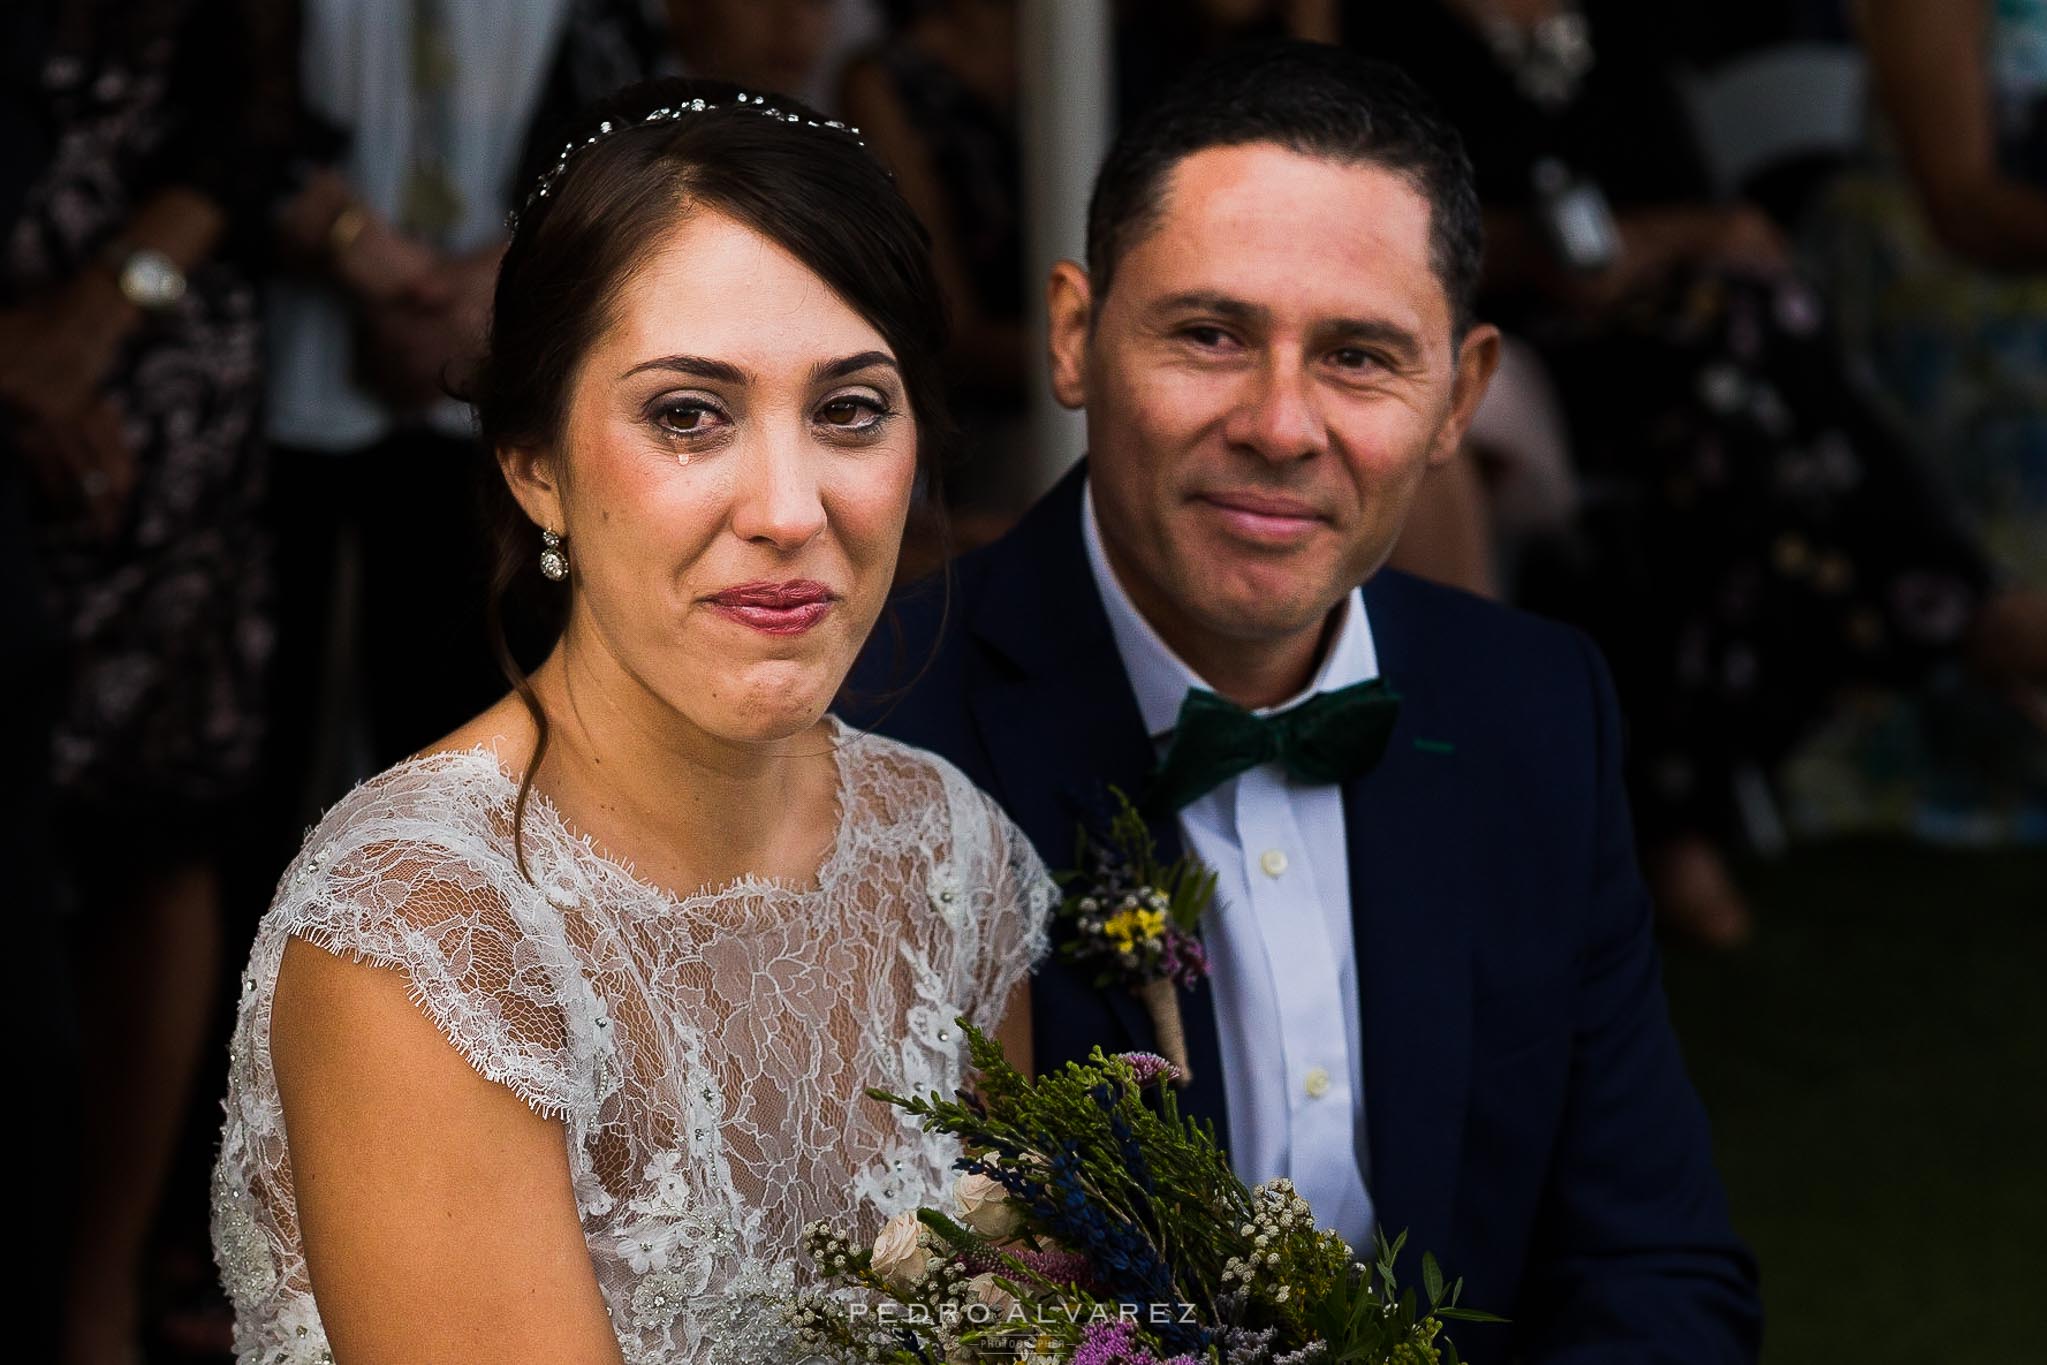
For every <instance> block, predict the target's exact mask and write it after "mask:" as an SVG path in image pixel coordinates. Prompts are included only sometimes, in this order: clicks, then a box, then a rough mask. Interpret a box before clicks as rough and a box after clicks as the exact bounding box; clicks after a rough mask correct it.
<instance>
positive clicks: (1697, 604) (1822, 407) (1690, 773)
mask: <svg viewBox="0 0 2047 1365" xmlns="http://www.w3.org/2000/svg"><path fill="white" fill-rule="evenodd" d="M1347 21H1348V22H1347V30H1346V40H1347V41H1348V42H1350V43H1351V44H1353V45H1354V46H1357V47H1360V48H1362V49H1364V50H1365V51H1367V52H1369V53H1370V54H1371V55H1374V56H1380V57H1385V58H1389V59H1391V60H1393V61H1395V62H1397V63H1399V64H1400V65H1402V66H1404V67H1405V68H1406V69H1408V70H1409V71H1410V72H1411V73H1413V74H1414V75H1415V76H1416V78H1417V79H1418V80H1420V81H1421V83H1422V84H1423V85H1424V86H1425V87H1427V88H1428V89H1430V90H1432V91H1434V92H1436V93H1437V94H1438V95H1439V96H1440V97H1441V98H1442V99H1443V101H1444V102H1445V104H1446V105H1447V106H1448V108H1449V111H1450V114H1451V116H1452V117H1453V119H1455V120H1456V121H1457V123H1458V124H1459V126H1460V128H1461V129H1462V131H1463V133H1464V137H1465V140H1466V144H1467V146H1468V147H1469V149H1470V152H1471V156H1472V160H1473V162H1474V166H1475V170H1476V173H1477V178H1478V183H1479V188H1480V194H1481V197H1482V198H1483V200H1484V203H1485V207H1486V228H1487V244H1488V249H1487V260H1486V266H1487V279H1486V286H1487V304H1486V314H1487V316H1489V317H1491V318H1494V319H1497V320H1498V321H1500V322H1502V323H1503V324H1505V325H1507V326H1509V327H1511V328H1513V329H1515V330H1517V331H1518V332H1519V333H1520V334H1522V335H1523V336H1525V337H1526V338H1527V339H1529V340H1530V341H1531V342H1533V343H1534V344H1535V345H1536V346H1537V348H1538V349H1539V351H1540V353H1541V354H1542V357H1543V359H1544V361H1545V362H1546V364H1547V365H1548V366H1549V368H1550V370H1551V371H1552V373H1553V375H1554V376H1555V378H1556V380H1557V383H1558V386H1559V390H1560V393H1561V395H1562V399H1563V402H1564V406H1565V412H1566V416H1567V420H1568V422H1569V425H1570V429H1571V433H1572V440H1573V444H1574V448H1575V455H1576V458H1577V459H1578V461H1579V462H1580V464H1581V466H1582V467H1583V468H1584V469H1585V470H1586V471H1587V473H1588V475H1589V477H1590V478H1592V479H1593V480H1594V481H1597V482H1603V483H1604V484H1605V485H1606V486H1607V488H1608V490H1609V497H1608V501H1607V508H1606V510H1607V511H1608V512H1609V513H1610V515H1608V516H1606V517H1604V518H1603V519H1601V520H1600V521H1599V522H1598V524H1597V525H1596V526H1595V527H1594V544H1595V563H1596V568H1595V569H1594V571H1593V572H1591V573H1589V574H1587V575H1586V576H1585V578H1584V581H1583V582H1581V583H1579V584H1577V585H1576V586H1575V590H1574V592H1573V593H1572V595H1571V596H1570V597H1569V598H1568V599H1559V600H1552V601H1542V602H1538V603H1537V605H1539V606H1543V607H1546V608H1548V609H1551V610H1556V611H1561V612H1562V613H1563V614H1568V615H1572V616H1576V617H1577V618H1578V619H1580V620H1581V621H1582V622H1583V623H1584V624H1586V625H1588V626H1590V627H1591V628H1592V629H1594V630H1595V632H1596V633H1597V634H1598V635H1599V636H1600V638H1601V643H1602V644H1603V645H1604V646H1605V647H1606V649H1607V651H1608V653H1609V655H1610V656H1611V657H1612V659H1613V661H1614V664H1615V669H1616V672H1617V674H1618V675H1619V678H1620V683H1621V689H1622V697H1623V700H1624V703H1625V704H1626V706H1627V707H1628V710H1629V713H1630V721H1631V725H1632V728H1633V733H1634V753H1635V759H1636V771H1635V774H1634V777H1635V785H1636V789H1637V796H1636V799H1637V809H1638V813H1639V817H1640V823H1641V826H1642V829H1643V837H1644V842H1645V853H1646V854H1647V866H1648V871H1649V874H1650V877H1651V880H1652V884H1653V887H1654V889H1655V891H1656V894H1657V901H1658V905H1659V908H1660V909H1661V910H1662V912H1663V913H1664V915H1665V917H1666V919H1667V920H1668V921H1670V922H1671V923H1673V924H1674V925H1675V926H1676V927H1679V928H1680V929H1682V930H1684V931H1686V932H1688V933H1690V934H1692V935H1694V936H1696V937H1699V938H1701V939H1703V940H1706V941H1709V942H1714V943H1721V944H1731V943H1735V942H1739V941H1741V940H1742V939H1743V938H1745V937H1746V935H1747V933H1748V931H1749V915H1748V910H1747V906H1746V903H1745V902H1744V900H1743V898H1742V896H1741V894H1740V892H1739V890H1738V889H1737V887H1736V886H1735V884H1734V882H1733V880H1732V878H1731V876H1730V875H1729V873H1728V871H1727V868H1726V865H1725V862H1724V859H1723V856H1722V850H1723V848H1724V847H1725V846H1726V844H1727V843H1728V841H1729V840H1730V839H1731V838H1732V836H1733V833H1734V826H1735V823H1736V814H1737V807H1736V803H1735V800H1734V795H1733V794H1734V792H1735V790H1736V784H1737V781H1738V780H1739V779H1740V777H1741V775H1742V774H1743V773H1744V772H1753V771H1764V772H1766V771H1768V770H1769V768H1770V767H1771V766H1773V765H1774V763H1775V762H1776V761H1777V760H1778V759H1780V758H1781V757H1782V756H1783V755H1784V754H1785V753H1786V752H1788V750H1789V749H1790V747H1791V745H1792V744H1793V743H1794V742H1795V741H1796V740H1797V739H1799V738H1800V737H1802V736H1803V735H1804V733H1805V732H1806V731H1807V730H1808V728H1809V727H1810V726H1811V725H1812V723H1813V722H1814V720H1815V719H1816V718H1817V717H1818V716H1819V715H1820V714H1821V713H1822V712H1823V710H1824V708H1825V707H1826V705H1827V704H1828V703H1829V702H1830V701H1831V700H1832V698H1833V697H1834V695H1835V694H1836V692H1837V691H1838V689H1839V687H1840V686H1841V684H1842V683H1844V682H1845V681H1847V680H1849V679H1851V678H1862V677H1868V678H1881V679H1886V680H1902V679H1910V678H1912V677H1915V676H1918V675H1919V674H1920V673H1922V672H1923V671H1924V670H1925V669H1926V668H1928V667H1929V666H1931V665H1932V664H1934V663H1937V662H1940V661H1943V660H1946V659H1950V658H1956V657H1971V658H1973V659H1975V660H1976V661H1978V662H1980V663H1982V664H1984V665H1985V666H1986V667H1991V668H1999V669H2008V668H2011V667H2013V666H2014V665H2015V662H2024V661H2027V660H2030V659H2031V658H2032V656H2031V655H2030V654H2029V653H2028V652H2027V651H2028V648H2029V646H2028V643H2027V642H2028V640H2029V638H2030V635H2031V633H2033V632H2036V631H2037V630H2038V629H2039V628H2040V625H2039V616H2038V610H2037V606H2036V604H2034V603H2031V602H2029V601H2026V600H2025V599H2009V598H2006V597H2004V596H2001V595H1999V594H1998V593H1997V592H1996V591H1995V590H1994V589H1993V586H1992V577H1991V574H1990V570H1989V567H1988V565H1987V564H1986V563H1985V561H1984V559H1983V556H1982V554H1981V552H1980V550H1979V548H1978V547H1977V545H1976V544H1975V543H1973V541H1972V540H1971V539H1970V538H1969V537H1968V536H1967V535H1965V534H1964V533H1963V532H1962V531H1961V530H1960V529H1959V528H1958V525H1957V524H1956V523H1955V522H1954V521H1953V520H1951V519H1950V518H1949V517H1948V516H1946V515H1944V513H1943V511H1942V508H1941V502H1940V499H1938V498H1936V497H1934V496H1932V494H1931V490H1930V488H1929V486H1928V483H1927V481H1926V480H1924V479H1922V478H1921V477H1920V476H1919V471H1918V469H1917V467H1916V463H1915V462H1914V461H1913V460H1912V458H1911V457H1910V453H1909V452H1908V451H1906V450H1904V449H1902V448H1901V447H1900V446H1899V445H1898V444H1897V443H1896V442H1895V441H1894V440H1893V439H1891V436H1890V433H1889V432H1888V431H1887V430H1886V429H1885V428H1884V427H1883V426H1882V425H1881V423H1880V422H1878V421H1877V420H1876V418H1875V417H1874V415H1873V414H1872V413H1871V412H1870V411H1869V410H1868V408H1867V406H1866V405H1863V404H1860V403H1858V402H1857V401H1856V398H1855V394H1854V392H1853V390H1852V388H1851V387H1850V386H1849V385H1848V383H1847V382H1846V379H1845V376H1844V375H1843V374H1842V373H1841V372H1840V369H1839V367H1838V365H1837V364H1835V363H1834V358H1833V353H1832V350H1831V348H1830V346H1829V344H1828V343H1827V341H1826V338H1825V335H1824V330H1823V328H1824V321H1825V320H1824V318H1823V316H1822V314H1821V311H1820V308H1819V304H1818V301H1817V298H1816V296H1815V295H1814V294H1813V293H1812V292H1811V291H1810V290H1809V289H1807V288H1806V287H1805V286H1804V285H1802V284H1801V283H1800V282H1799V281H1798V280H1797V279H1796V278H1794V277H1793V276H1792V274H1791V273H1790V270H1789V265H1788V260H1789V258H1788V252H1787V248H1786V245H1785V242H1784V240H1783V238H1782V235H1781V234H1780V233H1779V231H1778V229H1777V228H1776V226H1775V225H1774V224H1773V223H1772V222H1771V221H1770V220H1769V219H1768V218H1767V217H1766V216H1764V215H1763V214H1762V213H1761V212H1760V211H1759V210H1757V209H1754V208H1751V207H1748V206H1745V205H1742V204H1739V203H1722V202H1716V201H1715V200H1714V199H1713V197H1712V195H1711V193H1710V190H1709V186H1708V181H1707V177H1706V175H1705V172H1704V169H1703V165H1702V161H1701V158H1700V156H1699V154H1698V152H1697V149H1696V147H1695V145H1694V143H1693V139H1692V134H1691V130H1690V128H1689V125H1688V123H1687V122H1686V117H1685V114H1684V110H1683V108H1682V106H1681V104H1680V102H1679V100H1678V97H1677V93H1676V91H1675V89H1674V87H1673V85H1672V84H1671V81H1670V74H1669V72H1670V67H1671V63H1672V60H1673V59H1674V57H1675V55H1676V54H1675V53H1674V52H1673V51H1672V50H1671V48H1670V46H1669V44H1668V41H1667V38H1668V25H1667V22H1666V17H1665V16H1662V14H1661V11H1660V10H1659V9H1658V8H1656V7H1648V6H1639V5H1629V4H1624V3H1607V2H1605V0H1587V2H1586V3H1584V4H1580V3H1578V2H1577V0H1437V3H1433V4H1417V5H1402V6H1379V5H1353V6H1352V7H1351V8H1350V10H1349V11H1347Z"/></svg>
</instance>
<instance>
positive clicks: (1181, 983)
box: [1055, 787, 1215, 1085]
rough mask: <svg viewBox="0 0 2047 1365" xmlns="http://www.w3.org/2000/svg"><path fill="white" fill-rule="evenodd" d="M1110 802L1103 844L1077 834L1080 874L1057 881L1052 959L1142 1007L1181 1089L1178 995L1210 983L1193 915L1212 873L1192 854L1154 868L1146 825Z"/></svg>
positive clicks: (1209, 888) (1210, 889)
mask: <svg viewBox="0 0 2047 1365" xmlns="http://www.w3.org/2000/svg"><path fill="white" fill-rule="evenodd" d="M1109 793H1110V795H1111V796H1113V797H1114V798H1115V801H1116V806H1117V810H1116V816H1115V818H1114V819H1113V820H1112V821H1111V822H1110V824H1109V833H1108V837H1107V838H1106V839H1096V838H1093V837H1090V836H1089V834H1088V832H1087V830H1086V829H1085V828H1083V829H1082V830H1081V833H1080V841H1079V845H1080V846H1079V851H1078V855H1077V857H1076V861H1077V862H1078V863H1079V864H1080V866H1079V868H1078V869H1076V870H1074V871H1071V872H1067V873H1063V874H1062V875H1061V876H1060V877H1059V882H1060V884H1061V885H1063V886H1065V887H1066V888H1067V894H1066V898H1065V899H1064V900H1062V901H1061V902H1060V903H1059V909H1058V912H1057V914H1056V916H1055V918H1056V920H1057V922H1058V924H1059V926H1060V928H1061V929H1062V931H1063V933H1062V935H1061V939H1060V943H1059V954H1060V956H1062V957H1064V958H1066V959H1067V960H1068V961H1069V962H1072V963H1074V964H1075V965H1076V966H1078V967H1080V968H1081V969H1083V970H1085V971H1091V972H1092V973H1093V975H1094V984H1095V985H1096V986H1097V987H1098V988H1102V989H1113V988H1116V987H1121V988H1123V989H1125V990H1128V991H1129V992H1130V993H1131V994H1133V995H1135V996H1137V998H1138V999H1140V1000H1142V1001H1143V1002H1144V1006H1145V1009H1146V1011H1147V1012H1148V1013H1150V1015H1151V1022H1152V1027H1153V1029H1154V1030H1155V1031H1156V1032H1157V1034H1158V1044H1159V1052H1160V1054H1161V1055H1162V1056H1164V1057H1165V1059H1166V1060H1167V1061H1169V1062H1171V1063H1172V1064H1173V1066H1174V1067H1175V1068H1176V1069H1177V1070H1178V1072H1179V1075H1178V1077H1177V1080H1178V1082H1179V1083H1180V1084H1181V1085H1185V1084H1186V1083H1187V1082H1188V1081H1189V1080H1191V1079H1192V1078H1193V1069H1192V1068H1191V1067H1189V1066H1188V1064H1187V1030H1186V1027H1185V1025H1184V1024H1183V1023H1182V1022H1181V1019H1180V991H1181V989H1182V988H1188V987H1192V986H1193V985H1194V984H1195V983H1196V982H1197V981H1200V980H1201V979H1202V978H1203V977H1205V976H1207V975H1208V954H1207V952H1206V951H1204V950H1203V948H1202V946H1201V912H1202V911H1203V910H1205V909H1207V908H1208V903H1209V902H1210V901H1211V900H1213V899H1214V898H1215V873H1213V872H1211V871H1210V870H1208V868H1206V867H1204V866H1203V865H1202V863H1201V860H1200V859H1198V858H1195V857H1193V856H1192V855H1189V856H1187V857H1183V858H1181V859H1179V860H1178V861H1176V862H1174V863H1172V864H1171V865H1169V866H1168V865H1163V864H1161V863H1160V862H1159V859H1158V849H1157V846H1156V845H1155V844H1154V843H1153V842H1152V837H1151V827H1150V826H1149V825H1147V824H1146V823H1145V819H1144V816H1143V815H1141V814H1139V812H1138V810H1137V807H1135V806H1133V805H1132V804H1131V803H1130V799H1129V798H1128V797H1127V796H1125V795H1124V794H1123V793H1122V792H1121V791H1118V790H1117V789H1116V788H1114V787H1111V788H1110V789H1109Z"/></svg>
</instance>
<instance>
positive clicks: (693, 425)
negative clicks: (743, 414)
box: [650, 398, 726, 436]
mask: <svg viewBox="0 0 2047 1365" xmlns="http://www.w3.org/2000/svg"><path fill="white" fill-rule="evenodd" d="M650 415H651V417H652V418H653V422H654V425H655V426H656V427H659V428H660V429H661V430H662V431H664V432H666V433H667V434H668V435H670V436H707V435H709V434H710V433H712V432H714V431H717V430H718V429H719V428H721V427H723V426H724V425H726V418H725V414H724V413H722V412H720V411H718V409H717V408H715V407H713V406H712V405H711V404H710V403H707V402H705V401H704V400H703V399H701V398H669V399H664V400H662V401H661V402H658V403H656V404H655V405H654V409H653V412H652V413H651V414H650Z"/></svg>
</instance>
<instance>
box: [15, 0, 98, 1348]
mask: <svg viewBox="0 0 2047 1365" xmlns="http://www.w3.org/2000/svg"><path fill="white" fill-rule="evenodd" d="M48 8H49V7H48V6H47V5H44V4H15V5H9V6H6V7H5V8H4V9H0V242H5V241H7V240H9V239H10V238H11V237H12V236H13V231H14V224H15V222H16V221H17V220H18V218H19V217H20V214H21V210H22V208H23V205H24V201H25V199H26V196H27V194H28V191H29V188H30V187H31V186H32V185H34V184H35V183H36V182H37V181H38V180H39V179H40V178H41V175H42V169H43V167H44V166H46V165H47V164H48V162H49V157H50V154H51V151H52V140H53V138H54V136H55V132H56V130H55V128H54V127H53V126H52V123H53V120H52V119H51V117H50V114H51V111H50V109H49V107H48V103H47V101H45V100H44V99H43V96H42V59H43V56H44V54H45V51H46V45H47V43H48V25H49V19H50V16H49V14H48V13H46V12H45V11H46V10H47V9H48ZM17 420H18V418H17V414H16V412H15V411H14V409H13V407H12V406H11V405H9V404H7V403H4V402H0V544H4V545H7V546H8V547H10V548H9V555H8V569H9V577H10V579H11V580H12V586H13V591H12V592H10V593H8V594H7V598H6V605H5V606H4V607H0V678H5V679H6V680H7V689H8V698H9V704H8V705H7V707H6V708H5V709H4V711H0V772H4V773H6V774H7V777H8V781H7V796H6V797H5V798H4V799H0V859H4V860H5V865H6V866H7V867H9V868H11V869H13V875H12V876H11V877H10V886H9V890H10V891H11V892H12V893H13V899H14V903H15V905H16V907H17V913H18V916H19V923H20V924H21V926H22V929H23V932H24V934H25V935H26V941H25V942H24V943H22V944H21V945H20V948H19V957H18V959H17V960H18V963H19V966H18V968H17V972H18V979H20V980H21V981H23V982H24V983H25V986H26V990H25V993H24V998H23V1000H22V1002H21V1004H22V1017H23V1018H26V1019H32V1020H35V1021H36V1028H35V1034H34V1038H35V1045H34V1046H33V1047H32V1048H30V1050H29V1052H30V1058H31V1060H30V1064H29V1065H30V1070H29V1075H28V1078H27V1084H28V1086H29V1088H30V1093H33V1094H38V1095H41V1096H43V1102H44V1103H45V1104H47V1105H48V1106H49V1107H50V1110H51V1112H54V1113H71V1112H75V1107H76V1105H77V1103H78V1093H79V1092H78V1033H77V1015H76V1011H75V1010H74V1009H73V1006H72V1001H71V971H70V965H69V952H68V947H67V944H66V942H65V934H64V917H63V915H61V914H60V913H59V911H58V898H57V883H56V877H57V872H58V868H57V865H56V860H55V859H54V858H53V857H52V849H51V846H50V835H51V830H50V823H49V805H50V761H49V743H50V718H51V715H52V713H53V712H54V710H55V707H56V703H57V698H58V696H59V694H60V689H59V687H58V686H57V684H58V681H59V679H60V677H61V675H62V671H63V658H64V656H63V652H62V650H61V648H60V642H59V640H58V637H57V631H56V627H55V624H54V623H53V622H52V621H51V619H50V617H49V613H48V611H47V609H46V608H47V604H46V603H45V601H44V596H45V594H44V588H43V582H42V577H41V575H40V574H39V573H38V571H37V555H36V551H35V548H34V545H35V540H36V537H35V534H34V532H33V529H32V523H31V516H32V512H33V509H32V506H31V499H32V497H33V496H34V494H33V488H32V482H33V480H32V477H31V475H30V473H29V470H28V467H27V465H26V463H25V461H24V458H23V455H22V452H21V450H20V448H19V446H18V445H17V443H16V441H15V431H14V429H15V423H16V421H17ZM72 1136H73V1135H72V1133H71V1131H70V1130H69V1129H68V1128H66V1127H65V1126H63V1125H59V1124H48V1123H45V1124H36V1125H32V1127H31V1130H30V1132H29V1133H27V1134H25V1135H24V1137H25V1139H26V1141H27V1142H28V1144H29V1151H30V1156H29V1158H28V1161H29V1163H30V1165H31V1167H32V1168H33V1169H35V1170H37V1171H39V1172H42V1173H43V1175H44V1178H43V1179H41V1180H39V1181H37V1182H35V1185H34V1188H33V1190H32V1191H31V1192H30V1195H29V1198H28V1202H27V1206H26V1207H25V1208H23V1209H22V1211H21V1215H20V1216H21V1217H22V1219H23V1221H24V1222H25V1223H27V1224H29V1225H31V1226H38V1227H64V1226H66V1225H67V1224H68V1222H69V1221H70V1219H71V1216H72V1214H73V1212H74V1205H73V1204H72V1201H71V1189H72V1183H73V1181H74V1180H75V1179H76V1174H77V1167H76V1164H75V1155H76V1144H75V1143H74V1142H73V1141H72ZM65 1284H66V1280H65V1265H64V1258H62V1257H41V1258H37V1259H35V1260H34V1261H33V1262H32V1264H31V1268H30V1270H29V1273H28V1278H27V1279H26V1280H25V1282H24V1283H23V1284H22V1285H21V1287H20V1290H21V1296H22V1299H23V1301H25V1302H28V1303H39V1304H56V1303H60V1302H62V1300H63V1297H64V1288H65ZM61 1327H62V1323H61V1320H60V1319H59V1317H58V1315H57V1314H56V1313H54V1312H50V1311H45V1312H41V1313H37V1314H34V1315H32V1316H31V1318H30V1319H29V1321H28V1322H27V1323H25V1324H24V1325H23V1328H22V1330H21V1331H20V1332H19V1334H18V1335H17V1337H16V1349H17V1350H21V1351H24V1352H25V1353H26V1354H27V1355H28V1356H29V1358H30V1359H35V1360H55V1359H57V1358H58V1353H59V1350H60V1349H61V1345H62V1337H61Z"/></svg>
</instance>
